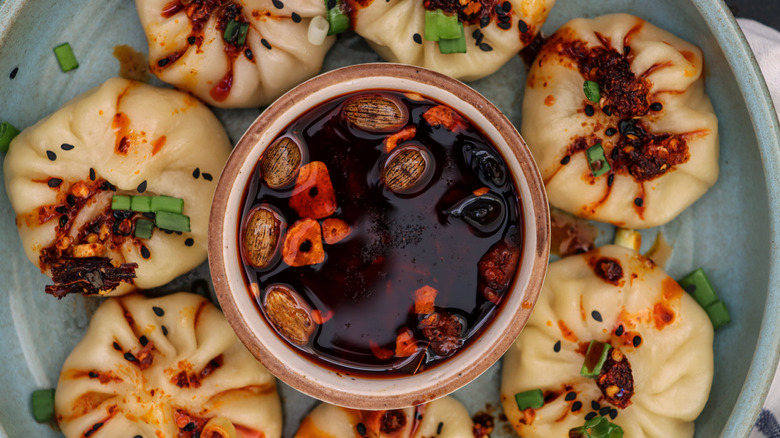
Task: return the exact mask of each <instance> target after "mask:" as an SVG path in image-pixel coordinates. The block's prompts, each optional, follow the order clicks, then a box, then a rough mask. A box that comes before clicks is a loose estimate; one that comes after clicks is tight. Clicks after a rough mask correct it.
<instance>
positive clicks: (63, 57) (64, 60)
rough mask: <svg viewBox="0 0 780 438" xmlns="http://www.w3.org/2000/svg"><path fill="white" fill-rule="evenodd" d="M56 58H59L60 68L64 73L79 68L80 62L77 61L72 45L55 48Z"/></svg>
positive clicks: (61, 45)
mask: <svg viewBox="0 0 780 438" xmlns="http://www.w3.org/2000/svg"><path fill="white" fill-rule="evenodd" d="M54 56H56V57H57V62H59V63H60V68H61V69H62V71H63V72H69V71H71V70H73V69H76V68H78V67H79V62H78V61H77V60H76V55H74V54H73V49H71V47H70V44H68V43H64V44H60V45H59V46H57V47H55V48H54Z"/></svg>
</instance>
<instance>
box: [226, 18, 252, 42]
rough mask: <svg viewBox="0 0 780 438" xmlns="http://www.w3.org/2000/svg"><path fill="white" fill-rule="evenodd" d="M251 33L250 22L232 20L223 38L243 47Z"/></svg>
mask: <svg viewBox="0 0 780 438" xmlns="http://www.w3.org/2000/svg"><path fill="white" fill-rule="evenodd" d="M248 33H249V23H244V22H241V21H235V20H233V21H230V22H228V24H227V25H226V26H225V32H224V33H223V34H222V39H224V40H225V41H226V42H228V43H230V44H233V45H234V46H236V47H243V46H244V44H246V36H247V34H248Z"/></svg>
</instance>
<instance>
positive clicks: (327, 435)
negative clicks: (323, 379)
mask: <svg viewBox="0 0 780 438" xmlns="http://www.w3.org/2000/svg"><path fill="white" fill-rule="evenodd" d="M474 431H475V427H474V422H473V421H471V418H470V417H469V413H468V411H466V408H464V407H463V405H462V404H460V402H458V401H457V400H455V399H454V398H452V397H443V398H440V399H439V400H436V401H433V402H431V403H428V404H424V405H420V406H418V407H416V408H405V409H393V410H385V411H360V410H356V409H348V408H343V407H340V406H336V405H331V404H328V403H321V404H320V405H318V406H317V407H316V408H314V410H313V411H311V412H310V413H309V415H307V416H306V417H305V418H304V419H303V421H302V422H301V425H300V426H299V427H298V431H297V432H296V433H295V438H331V437H353V436H354V437H358V436H360V437H365V436H370V437H375V438H423V437H433V436H435V437H441V438H474V437H475V436H479V437H481V436H482V435H476V434H475V433H474Z"/></svg>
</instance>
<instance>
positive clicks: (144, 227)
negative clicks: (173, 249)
mask: <svg viewBox="0 0 780 438" xmlns="http://www.w3.org/2000/svg"><path fill="white" fill-rule="evenodd" d="M152 231H154V222H152V221H150V220H147V219H138V220H136V221H135V232H134V233H133V235H134V236H135V237H137V238H139V239H151V238H152Z"/></svg>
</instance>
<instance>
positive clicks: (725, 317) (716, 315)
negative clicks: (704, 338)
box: [704, 300, 731, 330]
mask: <svg viewBox="0 0 780 438" xmlns="http://www.w3.org/2000/svg"><path fill="white" fill-rule="evenodd" d="M704 310H706V311H707V315H708V316H709V317H710V321H712V328H713V329H715V330H717V329H718V328H720V327H721V326H724V325H726V324H728V323H730V322H731V315H730V314H729V309H727V308H726V305H725V304H724V303H723V301H720V300H718V301H716V302H714V303H712V304H710V305H709V306H707V308H706V309H704Z"/></svg>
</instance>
